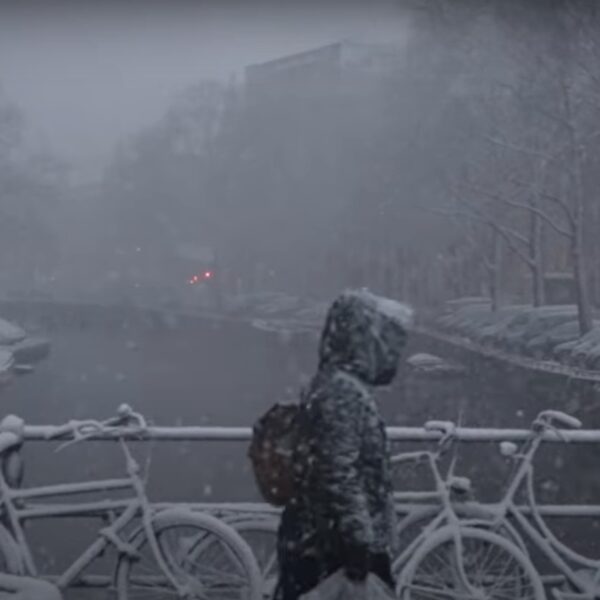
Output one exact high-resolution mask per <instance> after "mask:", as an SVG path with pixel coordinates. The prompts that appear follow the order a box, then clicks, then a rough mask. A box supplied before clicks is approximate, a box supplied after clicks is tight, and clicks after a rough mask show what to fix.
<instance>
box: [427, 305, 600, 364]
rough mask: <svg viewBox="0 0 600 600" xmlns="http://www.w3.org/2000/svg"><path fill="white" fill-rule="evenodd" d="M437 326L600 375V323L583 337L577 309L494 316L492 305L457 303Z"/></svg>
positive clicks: (518, 309)
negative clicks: (591, 370)
mask: <svg viewBox="0 0 600 600" xmlns="http://www.w3.org/2000/svg"><path fill="white" fill-rule="evenodd" d="M435 325H436V326H437V327H439V328H440V329H442V330H443V331H446V332H448V333H452V334H455V335H461V336H464V337H466V338H468V339H470V340H473V341H476V342H479V343H481V344H483V345H485V346H490V347H493V348H497V349H499V350H503V351H507V352H514V353H520V354H524V355H526V356H531V357H534V358H537V359H540V360H555V361H559V362H562V363H565V364H570V365H576V366H578V367H580V368H585V369H593V370H600V322H595V326H594V329H592V331H590V332H589V333H588V334H587V335H585V336H583V337H582V336H580V334H579V323H578V321H577V309H576V307H575V306H572V305H557V306H542V307H537V308H534V307H531V306H523V305H513V306H506V307H501V308H499V309H498V310H497V311H492V310H491V306H490V304H489V302H488V303H485V302H482V301H478V302H475V301H469V302H466V301H465V302H463V303H461V302H459V301H455V302H454V304H453V305H452V306H447V307H446V310H445V312H444V314H443V315H441V316H440V317H439V318H438V319H437V320H436V321H435Z"/></svg>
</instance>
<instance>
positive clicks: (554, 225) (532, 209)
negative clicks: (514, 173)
mask: <svg viewBox="0 0 600 600" xmlns="http://www.w3.org/2000/svg"><path fill="white" fill-rule="evenodd" d="M501 201H502V202H504V203H505V204H507V205H508V206H512V207H513V208H520V209H522V210H527V211H529V212H531V213H533V214H535V215H537V216H538V217H540V219H543V220H544V222H546V223H547V224H548V225H550V227H552V229H554V231H556V233H559V234H560V235H563V236H565V237H566V238H569V239H573V236H574V232H573V228H572V227H571V229H564V228H563V227H561V226H560V225H559V224H558V223H557V222H556V221H555V220H554V219H552V217H550V215H548V214H547V213H546V212H544V211H543V210H541V209H539V208H537V207H535V206H531V204H524V203H522V202H515V201H514V200H507V199H506V198H502V199H501Z"/></svg>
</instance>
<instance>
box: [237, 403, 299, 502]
mask: <svg viewBox="0 0 600 600" xmlns="http://www.w3.org/2000/svg"><path fill="white" fill-rule="evenodd" d="M299 413H300V405H299V404H283V403H277V404H275V405H274V406H272V407H271V408H270V409H269V410H268V411H267V412H266V413H265V414H264V415H263V416H262V417H261V418H260V419H259V420H258V421H257V422H256V424H255V425H254V427H253V429H252V441H251V442H250V447H249V449H248V456H249V458H250V460H251V462H252V467H253V470H254V477H255V479H256V483H257V485H258V489H259V490H260V493H261V494H262V496H263V498H264V499H265V500H266V501H267V502H269V503H270V504H273V505H274V506H283V505H284V504H286V503H287V502H288V501H289V500H290V498H291V497H292V496H293V494H294V464H293V451H294V448H295V446H296V443H297V439H298V426H299V423H298V415H299Z"/></svg>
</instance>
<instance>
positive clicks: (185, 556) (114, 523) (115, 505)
mask: <svg viewBox="0 0 600 600" xmlns="http://www.w3.org/2000/svg"><path fill="white" fill-rule="evenodd" d="M145 429H146V422H145V420H144V418H143V416H142V415H140V414H139V413H135V412H133V411H132V410H131V409H130V408H129V407H127V406H123V407H121V409H120V410H119V414H118V415H117V416H116V417H113V418H110V419H107V420H105V421H102V422H100V421H72V422H70V423H67V424H66V425H64V426H62V427H58V428H55V429H54V430H53V431H52V432H51V435H49V437H51V438H56V439H61V438H63V437H68V438H72V439H70V441H67V442H65V444H63V446H65V445H68V444H72V443H75V442H78V441H80V440H84V439H89V438H91V437H94V436H96V435H98V434H102V435H103V436H113V437H114V438H115V439H116V440H118V442H119V443H120V446H121V449H122V451H123V454H124V457H125V465H126V473H127V477H124V478H122V479H109V480H102V481H90V482H85V483H71V484H58V485H50V486H44V487H37V488H36V487H31V488H25V489H20V488H14V487H11V486H10V485H9V484H8V483H7V478H6V477H5V473H4V472H3V471H2V470H0V493H1V497H0V510H1V516H2V522H3V523H4V524H5V526H4V525H3V526H0V557H1V560H0V564H1V566H2V567H4V569H3V570H6V571H9V572H13V573H16V574H27V575H31V576H33V577H36V576H38V571H37V568H36V565H35V561H34V558H33V554H32V552H31V549H30V546H29V543H28V541H27V536H26V530H25V529H24V527H23V523H24V521H26V520H28V519H32V518H36V517H37V518H42V517H50V516H59V515H63V516H64V515H90V516H91V515H93V516H98V514H102V515H103V516H104V518H105V521H106V526H105V527H104V528H102V529H100V530H99V531H98V535H97V538H96V539H95V541H94V542H92V544H91V545H90V546H89V547H88V548H87V549H85V550H84V551H83V552H82V553H81V554H80V555H79V556H78V557H77V558H76V559H75V561H74V562H73V563H72V564H71V565H70V566H69V567H68V568H67V569H66V570H65V571H64V572H63V573H62V574H61V575H59V576H58V577H56V578H55V583H56V584H57V586H58V587H59V588H61V589H65V588H67V587H70V586H73V585H80V584H82V583H85V571H86V569H87V568H88V566H89V565H90V564H91V563H92V562H93V561H94V560H95V559H97V558H99V557H100V556H102V555H103V554H104V552H105V550H107V549H108V548H113V549H114V550H115V551H116V558H117V569H116V574H115V580H114V585H115V586H116V591H117V597H118V598H119V600H132V599H133V598H144V599H147V600H151V599H152V598H166V597H169V598H185V599H186V600H193V599H202V600H207V599H211V598H219V599H221V598H230V599H232V600H234V599H235V600H237V599H240V600H242V599H243V600H260V599H261V597H262V578H261V574H260V571H259V568H258V565H257V563H256V560H255V558H254V556H253V554H252V551H251V549H250V548H249V547H248V545H247V543H246V542H245V541H244V540H243V539H242V538H241V536H240V535H239V534H238V533H236V531H235V530H234V529H233V528H232V527H231V526H229V525H227V524H226V523H224V522H223V521H221V520H219V519H217V518H215V517H214V516H211V515H209V514H203V513H198V512H192V511H191V510H189V509H187V508H185V507H183V506H177V505H172V507H170V508H159V507H158V506H156V505H154V504H153V503H151V502H150V501H149V500H148V497H147V495H146V488H145V480H144V477H143V476H142V473H141V469H140V466H139V464H138V463H137V461H136V460H135V459H134V457H133V456H132V454H131V452H130V450H129V448H128V446H127V444H126V443H125V436H126V435H132V434H136V433H139V434H140V435H143V433H144V431H145ZM20 443H21V440H20V439H19V438H18V436H17V435H15V434H14V433H13V432H2V433H0V457H1V455H2V454H3V453H6V452H8V451H10V450H11V449H12V448H14V447H15V446H16V445H18V444H20ZM115 490H130V491H132V492H133V494H132V496H131V497H130V498H125V499H122V500H112V501H108V502H107V501H96V502H93V501H92V502H78V503H72V504H67V505H65V504H51V505H42V504H40V505H36V504H35V502H34V503H32V502H31V501H32V500H35V499H38V500H39V499H41V498H47V497H62V496H69V495H73V494H82V493H94V492H106V491H115ZM206 547H210V549H211V552H210V554H206V553H204V549H205V548H206Z"/></svg>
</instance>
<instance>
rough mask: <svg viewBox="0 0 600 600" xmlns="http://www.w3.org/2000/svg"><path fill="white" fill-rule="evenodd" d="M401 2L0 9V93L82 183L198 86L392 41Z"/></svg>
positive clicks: (253, 1)
mask: <svg viewBox="0 0 600 600" xmlns="http://www.w3.org/2000/svg"><path fill="white" fill-rule="evenodd" d="M399 1H400V0H369V1H368V2H353V1H351V0H346V1H345V2H339V3H327V2H325V1H322V2H316V1H308V2H307V1H306V0H304V1H300V0H297V1H296V2H290V1H285V0H280V1H279V2H264V1H259V0H246V1H245V2H237V3H233V2H231V1H228V0H220V1H216V0H215V1H213V2H210V3H208V2H202V1H201V0H199V1H197V2H183V1H179V0H171V1H167V0H165V1H164V2H152V0H146V2H144V3H136V2H121V3H115V4H111V5H108V4H106V3H104V4H101V3H89V2H88V3H85V2H84V1H83V0H82V1H81V2H80V3H78V4H77V3H74V4H68V5H66V4H56V3H53V2H52V1H51V0H46V2H43V3H39V4H37V5H36V4H35V3H32V2H29V1H28V0H22V1H21V2H16V3H14V4H12V5H10V7H9V5H8V3H5V4H0V85H1V86H2V88H3V90H4V93H5V95H6V96H8V97H9V98H10V99H12V100H14V101H15V102H17V103H18V104H19V105H20V106H21V108H22V109H23V110H24V112H25V115H26V117H27V120H28V122H29V132H30V134H31V138H32V140H33V142H34V143H35V144H36V145H38V146H39V145H42V146H45V147H47V148H49V149H50V148H51V149H54V150H56V151H57V152H59V153H60V154H61V155H62V156H64V157H65V158H67V160H69V161H70V162H71V163H72V164H73V166H74V167H75V168H76V169H77V170H78V171H79V173H80V175H82V176H84V177H85V178H90V177H92V178H93V177H95V176H97V175H98V174H99V173H100V171H101V168H102V166H103V165H104V164H105V162H106V160H107V158H108V156H109V154H110V151H111V150H112V148H113V147H114V144H115V143H116V142H117V141H118V140H119V139H121V138H123V137H125V136H127V135H130V134H131V133H133V132H135V131H136V130H139V129H140V128H142V127H144V126H146V125H148V124H150V123H152V122H153V121H154V120H156V119H157V118H159V117H160V115H161V113H162V112H163V111H164V109H165V108H166V106H167V105H168V102H169V100H170V98H172V96H173V95H174V94H176V93H178V92H179V91H181V90H182V89H184V88H185V87H186V86H188V85H190V84H193V83H194V82H197V81H198V80H200V79H202V78H206V77H219V78H227V77H228V76H230V75H231V74H232V73H236V74H240V73H241V69H242V68H243V67H244V66H245V65H246V64H249V63H253V62H260V61H264V60H269V59H271V58H274V57H277V56H279V55H282V54H286V53H290V52H296V51H300V50H304V49H307V48H310V47H313V46H316V45H319V44H322V43H329V42H332V41H335V40H338V39H340V38H354V39H357V40H369V41H376V40H382V41H394V40H400V39H401V38H402V36H403V33H402V32H403V27H402V21H401V18H400V15H399V13H398V10H397V6H398V4H399Z"/></svg>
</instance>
